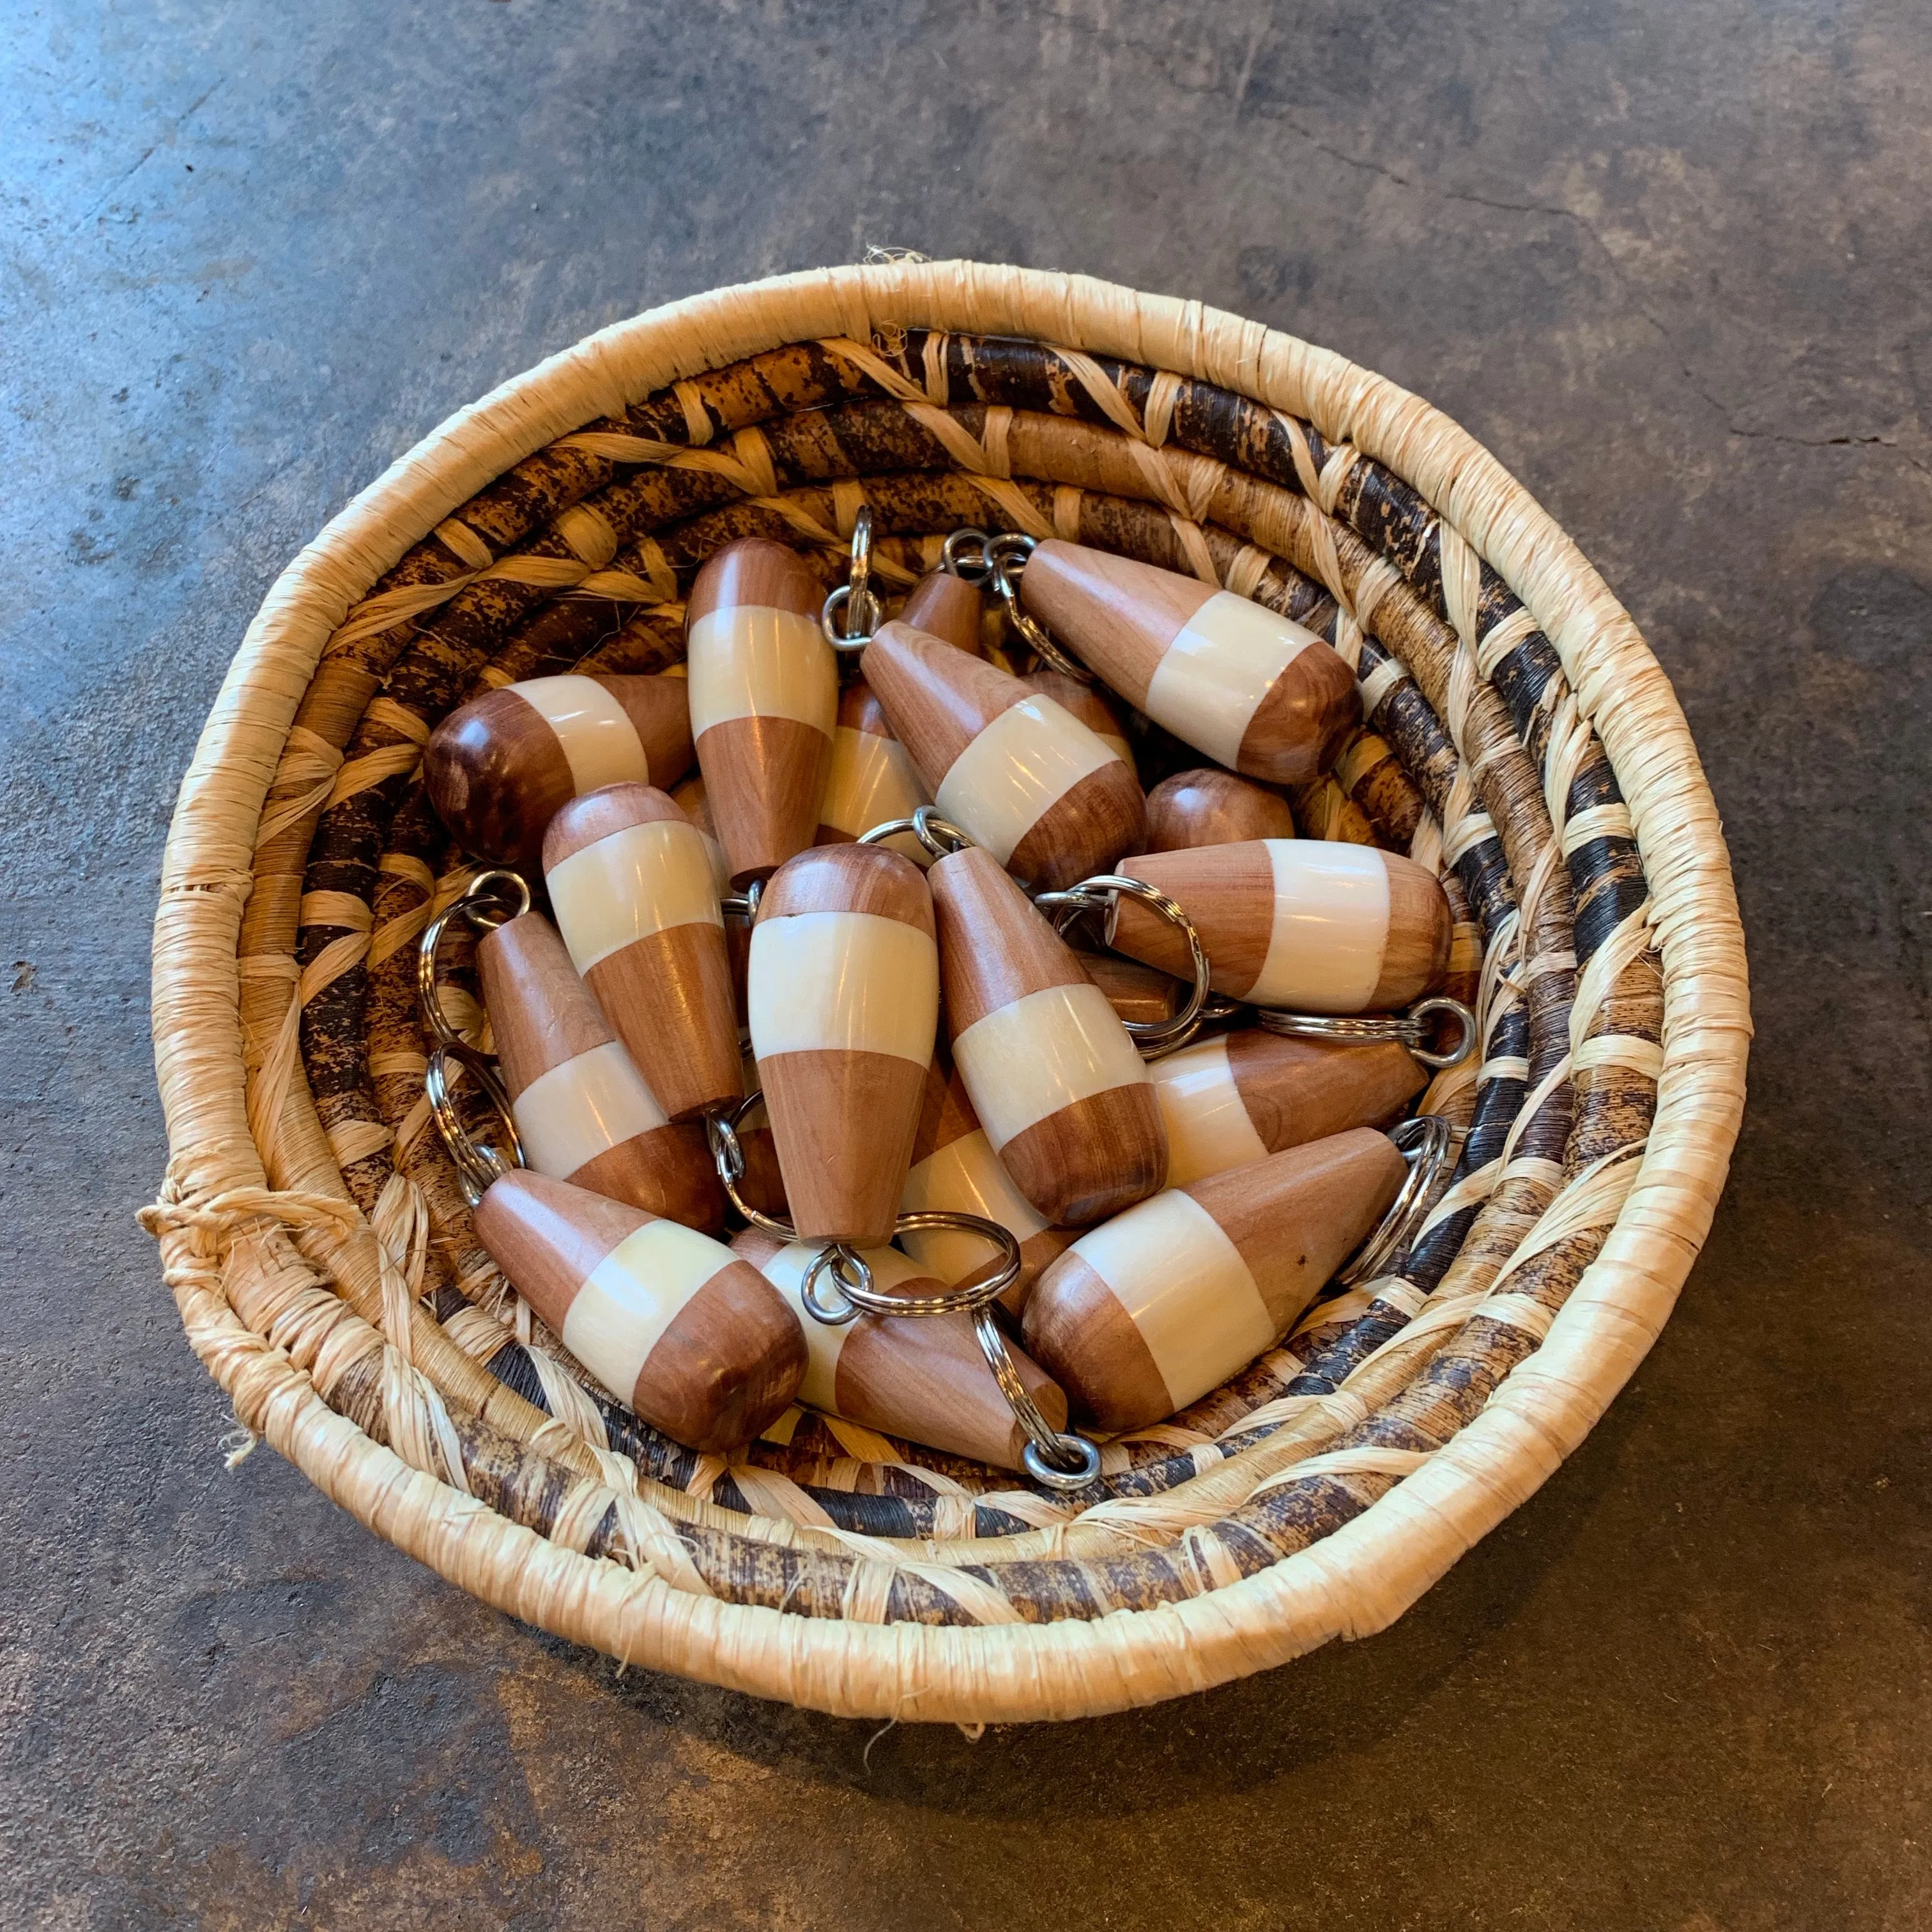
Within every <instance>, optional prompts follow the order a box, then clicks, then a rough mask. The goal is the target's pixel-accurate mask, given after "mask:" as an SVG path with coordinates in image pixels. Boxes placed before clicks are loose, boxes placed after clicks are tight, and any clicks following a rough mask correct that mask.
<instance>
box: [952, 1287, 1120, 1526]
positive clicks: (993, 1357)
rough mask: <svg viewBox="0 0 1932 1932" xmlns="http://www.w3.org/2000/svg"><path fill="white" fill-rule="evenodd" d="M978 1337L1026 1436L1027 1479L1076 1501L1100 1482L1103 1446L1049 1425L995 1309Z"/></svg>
mask: <svg viewBox="0 0 1932 1932" xmlns="http://www.w3.org/2000/svg"><path fill="white" fill-rule="evenodd" d="M973 1332H974V1334H976V1335H977V1336H978V1337H979V1338H980V1354H982V1355H984V1356H985V1357H986V1366H987V1367H988V1368H989V1369H991V1370H992V1372H993V1379H994V1381H995V1382H998V1384H999V1385H1000V1393H1001V1394H1002V1395H1003V1396H1004V1397H1006V1399H1007V1407H1008V1408H1009V1409H1011V1410H1012V1411H1013V1419H1014V1421H1016V1422H1017V1423H1019V1426H1020V1427H1021V1428H1022V1430H1025V1432H1026V1439H1027V1440H1026V1447H1025V1448H1024V1449H1022V1451H1020V1460H1021V1462H1022V1463H1023V1464H1024V1465H1025V1468H1026V1472H1027V1474H1028V1475H1029V1476H1031V1478H1033V1479H1034V1481H1035V1482H1037V1484H1040V1487H1042V1488H1043V1489H1048V1490H1057V1491H1058V1493H1060V1494H1061V1495H1062V1496H1070V1495H1071V1494H1072V1493H1073V1492H1074V1491H1075V1490H1084V1489H1085V1488H1086V1487H1087V1486H1088V1484H1090V1483H1091V1482H1094V1481H1096V1480H1097V1478H1099V1476H1100V1450H1099V1448H1098V1447H1097V1445H1094V1443H1091V1442H1088V1439H1086V1437H1085V1436H1076V1435H1075V1434H1074V1433H1073V1432H1072V1431H1071V1430H1068V1431H1067V1432H1066V1433H1064V1434H1063V1433H1061V1431H1060V1430H1056V1429H1054V1428H1052V1427H1049V1424H1048V1422H1047V1420H1046V1417H1045V1416H1043V1415H1041V1414H1040V1409H1039V1406H1038V1405H1037V1403H1035V1402H1034V1399H1033V1397H1031V1395H1029V1394H1028V1393H1027V1387H1026V1384H1025V1382H1022V1381H1021V1380H1020V1372H1019V1368H1018V1367H1016V1365H1015V1364H1014V1361H1013V1351H1012V1350H1011V1349H1009V1348H1008V1347H1007V1338H1006V1337H1005V1336H1004V1335H1003V1334H1001V1332H1000V1329H999V1325H998V1323H997V1322H995V1321H994V1319H993V1314H992V1310H991V1309H989V1308H983V1309H981V1310H979V1312H978V1313H977V1314H975V1315H974V1317H973Z"/></svg>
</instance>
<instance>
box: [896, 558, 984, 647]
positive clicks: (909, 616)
mask: <svg viewBox="0 0 1932 1932" xmlns="http://www.w3.org/2000/svg"><path fill="white" fill-rule="evenodd" d="M985 608H986V604H985V600H984V599H983V598H982V597H981V595H980V592H979V591H978V589H977V588H975V586H973V585H972V584H970V583H967V582H965V580H964V579H962V578H960V577H955V576H954V575H953V573H952V572H951V571H947V570H934V571H928V572H927V573H926V575H925V576H923V577H921V578H920V579H919V581H918V582H917V583H915V584H914V585H913V587H912V589H911V590H910V592H908V593H907V597H906V601H905V602H904V604H902V605H901V607H900V609H899V613H898V620H897V621H898V622H900V623H901V624H909V625H911V627H912V628H913V629H914V630H915V631H924V632H925V633H926V635H927V636H928V637H943V638H944V640H946V642H947V643H949V644H950V645H951V646H953V649H955V650H960V651H964V652H966V653H967V655H968V656H969V657H976V658H977V657H983V656H984V655H986V652H985V649H984V647H983V645H982V643H981V641H980V637H981V625H980V619H981V616H982V615H983V612H984V610H985Z"/></svg>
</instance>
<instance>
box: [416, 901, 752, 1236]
mask: <svg viewBox="0 0 1932 1932" xmlns="http://www.w3.org/2000/svg"><path fill="white" fill-rule="evenodd" d="M452 919H462V920H463V922H465V923H466V924H467V925H469V926H471V927H472V929H475V931H476V932H477V934H478V939H477V944H476V971H477V976H478V979H479V980H480V981H481V986H482V993H483V1005H484V1011H485V1012H486V1013H487V1014H488V1015H489V1016H490V1034H491V1036H492V1037H493V1040H494V1042H495V1045H496V1057H497V1063H498V1067H499V1072H500V1074H501V1076H502V1082H503V1085H504V1087H505V1089H506V1090H507V1097H508V1102H509V1107H510V1114H511V1118H512V1120H513V1121H514V1122H515V1124H516V1128H517V1136H518V1139H519V1141H520V1144H521V1145H522V1147H523V1153H524V1157H525V1159H526V1160H527V1161H528V1163H529V1166H531V1167H532V1169H535V1171H536V1172H538V1173H539V1174H547V1175H550V1177H551V1178H553V1179H554V1180H558V1181H570V1182H572V1183H573V1184H574V1185H576V1186H577V1187H584V1188H588V1189H589V1190H590V1191H591V1192H592V1193H595V1194H604V1195H608V1196H610V1198H611V1199H613V1200H614V1201H625V1202H629V1203H630V1205H631V1206H632V1207H634V1208H643V1209H646V1210H647V1211H649V1213H651V1214H661V1215H663V1216H664V1217H666V1218H667V1220H673V1221H681V1222H682V1223H684V1224H685V1226H686V1227H690V1228H697V1229H702V1230H703V1232H706V1234H717V1233H718V1232H721V1230H722V1229H723V1228H724V1189H723V1188H722V1187H721V1186H720V1185H719V1184H718V1175H717V1170H716V1168H715V1166H714V1164H713V1163H712V1157H711V1150H710V1148H709V1145H708V1144H707V1143H706V1138H705V1133H704V1130H703V1127H701V1126H697V1125H688V1126H679V1125H676V1124H673V1122H672V1121H670V1118H669V1117H668V1115H667V1114H666V1113H665V1112H664V1108H663V1107H662V1106H661V1105H660V1104H659V1103H658V1097H657V1096H656V1095H655V1094H654V1093H652V1091H651V1088H650V1085H649V1082H646V1080H645V1079H644V1077H643V1075H642V1074H641V1073H639V1072H638V1070H637V1066H636V1064H635V1063H634V1061H632V1059H631V1056H630V1055H629V1054H628V1052H625V1049H624V1047H623V1045H622V1043H621V1042H619V1040H616V1039H615V1038H613V1037H612V1034H611V1032H610V1028H609V1027H608V1026H607V1025H606V1024H605V1022H604V1016H603V1014H602V1013H601V1012H600V1011H599V1010H598V1005H597V1002H596V1001H595V999H594V998H592V995H591V993H590V990H589V988H588V987H586V986H585V985H584V983H583V981H582V980H580V979H579V978H578V977H577V973H576V970H575V969H574V968H573V967H572V966H571V962H570V956H569V954H568V952H567V951H566V950H565V947H564V944H563V941H562V939H561V938H559V937H558V935H557V932H556V928H555V927H554V926H552V925H551V924H550V921H549V920H548V919H545V918H544V916H543V915H542V914H541V913H537V912H532V910H530V889H529V886H528V884H527V883H526V882H525V881H524V880H523V877H522V876H521V875H520V874H518V873H516V872H510V871H486V872H482V873H479V874H478V875H477V877H475V878H474V879H472V880H471V881H470V883H469V886H467V887H466V889H465V890H464V892H463V896H462V897H461V898H459V899H458V900H457V901H455V903H454V904H452V905H450V906H449V907H446V909H445V910H443V911H442V912H441V913H438V914H437V916H436V917H435V918H434V919H433V920H431V922H430V924H429V926H428V928H427V929H425V932H424V933H423V936H422V939H421V941H419V944H418V950H417V955H416V964H417V983H418V989H419V993H420V995H421V999H422V1011H423V1016H424V1019H425V1021H426V1022H428V1025H429V1028H430V1030H431V1033H432V1034H434V1037H435V1039H436V1040H437V1043H438V1044H439V1045H440V1046H445V1047H449V1048H451V1049H455V1048H458V1047H460V1046H463V1041H462V1040H461V1038H460V1036H459V1035H458V1034H457V1033H456V1032H455V1030H454V1029H453V1028H452V1027H451V1026H450V1025H449V1021H448V1020H447V1019H446V1018H445V1017H444V1015H443V1005H442V1001H441V999H440V995H439V980H438V974H437V953H438V950H439V948H440V944H441V942H442V939H443V933H444V932H445V930H446V929H447V927H448V926H449V923H450V922H451V921H452Z"/></svg>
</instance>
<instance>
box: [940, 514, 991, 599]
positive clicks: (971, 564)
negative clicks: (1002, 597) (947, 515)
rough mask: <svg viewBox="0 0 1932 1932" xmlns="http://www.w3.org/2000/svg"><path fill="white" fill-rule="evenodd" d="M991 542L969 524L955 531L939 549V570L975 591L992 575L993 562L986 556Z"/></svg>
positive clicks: (986, 536) (983, 532)
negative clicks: (972, 587) (968, 584)
mask: <svg viewBox="0 0 1932 1932" xmlns="http://www.w3.org/2000/svg"><path fill="white" fill-rule="evenodd" d="M990 541H992V539H991V538H989V537H988V535H986V532H985V531H984V530H981V529H974V527H973V526H972V525H971V524H970V523H968V524H966V525H965V526H962V528H960V529H956V530H955V531H954V532H953V534H952V535H950V536H949V537H948V538H947V539H946V541H945V543H944V544H943V545H942V546H941V550H940V553H939V567H940V568H941V569H942V570H943V571H945V572H946V573H947V575H948V576H949V577H958V578H959V580H960V582H961V583H970V584H971V585H972V586H974V589H978V588H979V587H980V586H981V585H982V584H983V583H986V581H987V580H988V579H989V577H992V574H993V560H992V558H991V557H990V556H988V555H987V554H986V546H987V545H988V544H989V542H990ZM976 551H977V555H976V554H975V552H976Z"/></svg>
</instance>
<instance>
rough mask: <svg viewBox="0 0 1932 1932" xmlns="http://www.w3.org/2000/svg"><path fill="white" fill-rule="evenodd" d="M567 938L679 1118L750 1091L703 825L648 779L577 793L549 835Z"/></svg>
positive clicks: (554, 893) (547, 851)
mask: <svg viewBox="0 0 1932 1932" xmlns="http://www.w3.org/2000/svg"><path fill="white" fill-rule="evenodd" d="M543 860H544V880H545V883H547V885H548V886H549V888H550V906H551V908H552V910H553V911H554V912H555V913H556V922H557V926H558V928H559V930H560V931H561V932H562V934H563V938H564V944H565V945H566V946H568V947H569V948H570V956H571V959H572V961H573V962H574V963H575V965H576V967H577V971H579V972H580V973H581V974H583V977H584V979H585V980H586V981H587V982H588V983H589V987H590V990H591V991H592V992H593V993H595V995H596V996H597V1003H598V1005H599V1006H601V1007H602V1008H603V1009H604V1017H605V1018H606V1019H608V1020H609V1021H610V1024H611V1025H612V1027H613V1028H615V1029H616V1034H617V1037H618V1038H619V1039H620V1040H622V1042H623V1043H624V1044H625V1046H626V1047H627V1048H628V1049H629V1050H630V1054H631V1058H632V1059H633V1060H634V1061H636V1062H637V1066H638V1069H639V1070H640V1072H641V1073H643V1076H644V1078H645V1079H646V1080H647V1081H648V1082H649V1083H650V1088H651V1091H652V1093H654V1094H656V1095H657V1097H658V1099H659V1100H660V1101H661V1103H663V1106H664V1112H666V1113H667V1115H669V1116H670V1118H671V1119H673V1121H691V1120H695V1119H696V1118H697V1117H698V1115H700V1114H701V1113H703V1112H704V1110H705V1109H706V1108H708V1107H715V1106H724V1105H727V1104H729V1103H731V1102H733V1101H735V1100H739V1098H741V1097H742V1094H743V1092H744V1088H743V1085H742V1078H743V1076H742V1064H741V1062H740V1060H739V1052H738V1019H737V1013H736V1007H735V1005H734V1003H733V999H732V994H731V960H730V952H729V950H728V949H727V946H726V944H725V939H724V914H723V913H722V912H721V910H720V909H719V907H718V889H717V880H716V875H715V874H714V873H713V872H712V869H711V860H710V857H709V854H708V853H706V851H705V849H704V841H703V838H701V837H700V835H699V833H698V830H697V827H696V826H694V825H693V824H692V823H691V820H689V819H688V818H687V817H685V815H684V814H683V813H682V811H680V810H679V808H678V806H677V804H676V801H675V800H673V799H672V798H671V797H670V796H669V795H668V794H667V793H664V792H661V791H659V790H657V789H656V788H655V787H653V786H650V785H634V784H621V785H607V786H606V787H604V790H601V791H595V792H592V793H589V794H588V795H587V796H585V797H583V798H579V799H572V800H571V802H570V803H569V804H568V805H565V807H564V808H563V809H562V811H559V813H558V814H557V815H556V817H555V818H554V819H553V820H551V822H550V830H549V832H548V833H547V835H546V836H545V837H544V850H543Z"/></svg>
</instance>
